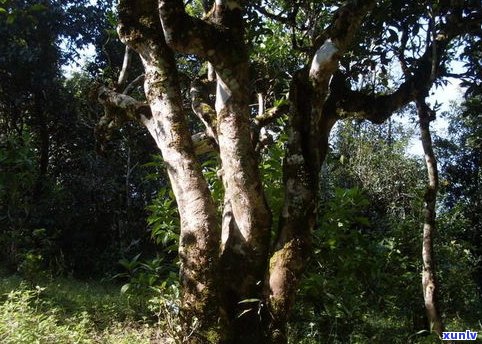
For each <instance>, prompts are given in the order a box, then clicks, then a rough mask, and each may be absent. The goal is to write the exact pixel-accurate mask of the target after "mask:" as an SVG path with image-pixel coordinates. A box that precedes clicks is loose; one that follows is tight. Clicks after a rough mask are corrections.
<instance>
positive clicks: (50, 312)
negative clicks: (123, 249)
mask: <svg viewBox="0 0 482 344" xmlns="http://www.w3.org/2000/svg"><path fill="white" fill-rule="evenodd" d="M119 290H120V287H119V286H115V285H112V284H103V283H99V282H80V281H76V280H72V279H56V280H51V281H44V282H39V283H38V284H31V283H29V284H27V283H26V282H24V281H22V280H21V279H20V278H19V277H17V276H11V277H6V278H2V279H1V280H0V343H3V344H20V343H22V344H23V343H25V344H33V343H38V344H43V343H49V344H50V343H57V344H64V343H65V344H67V343H79V344H80V343H82V344H84V343H85V344H90V343H99V344H100V343H102V344H104V343H112V344H114V343H115V344H123V343H125V344H137V343H138V344H144V343H146V344H147V343H151V342H166V343H167V342H169V341H168V340H167V339H166V338H162V336H163V331H161V329H160V327H159V326H158V323H157V320H158V319H156V318H155V315H154V314H153V313H151V312H150V311H149V310H148V307H147V300H145V299H142V298H135V297H132V296H128V295H121V294H120V292H119Z"/></svg>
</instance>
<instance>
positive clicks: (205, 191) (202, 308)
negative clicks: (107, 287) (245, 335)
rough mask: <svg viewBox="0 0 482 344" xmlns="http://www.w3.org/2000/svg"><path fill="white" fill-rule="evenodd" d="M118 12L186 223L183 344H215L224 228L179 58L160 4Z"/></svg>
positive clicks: (148, 2) (122, 7) (145, 118)
mask: <svg viewBox="0 0 482 344" xmlns="http://www.w3.org/2000/svg"><path fill="white" fill-rule="evenodd" d="M118 9H119V26H118V33H119V37H120V38H121V40H122V42H123V43H125V44H126V45H129V46H130V47H131V48H133V49H134V50H135V51H136V52H137V53H138V54H139V55H140V57H141V60H142V63H143V65H144V70H145V83H144V91H145V94H146V98H147V101H148V103H149V106H150V112H151V113H150V115H149V114H145V113H143V114H141V115H140V121H141V122H142V123H143V124H144V125H145V126H146V127H147V129H148V130H149V132H150V134H151V135H152V137H153V138H154V140H155V141H156V143H157V145H158V147H159V149H160V150H161V153H162V156H163V160H164V163H165V166H166V169H167V173H168V175H169V179H170V182H171V186H172V190H173V192H174V195H175V198H176V201H177V205H178V209H179V215H180V219H181V229H180V238H179V241H180V242H179V258H180V262H181V266H180V279H181V287H182V295H181V314H180V320H181V325H182V327H183V329H182V332H183V334H184V338H182V342H186V343H192V344H201V343H203V344H204V343H216V342H218V338H219V337H218V333H219V329H218V328H219V325H218V294H217V291H218V289H217V284H218V279H217V268H218V257H219V237H220V226H219V221H218V220H217V218H216V208H215V205H214V201H213V199H212V197H211V194H210V191H209V188H208V185H207V182H206V180H205V179H204V176H203V174H202V170H201V166H200V163H199V161H198V160H197V158H196V155H195V153H194V147H193V143H192V139H191V134H190V131H189V126H188V123H187V120H186V117H185V114H184V112H183V104H182V97H181V92H180V89H179V80H178V73H177V68H176V62H175V59H174V54H173V52H172V50H171V49H170V48H169V47H168V46H167V44H166V41H165V39H164V37H163V35H162V27H161V23H160V21H159V17H158V15H157V2H156V1H152V0H144V1H140V2H138V1H128V0H124V1H120V3H119V6H118Z"/></svg>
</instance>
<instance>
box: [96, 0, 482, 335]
mask: <svg viewBox="0 0 482 344" xmlns="http://www.w3.org/2000/svg"><path fill="white" fill-rule="evenodd" d="M480 19H481V18H480V4H479V3H478V1H449V0H447V1H435V2H434V1H388V0H387V1H385V0H383V1H372V0H365V1H358V0H353V1H347V2H341V1H291V0H289V1H285V0H279V1H278V0H275V1H242V0H216V1H185V2H183V1H182V0H169V1H162V0H136V1H134V0H121V1H120V3H119V5H118V27H117V31H118V34H119V37H120V40H121V41H122V42H123V43H124V44H125V45H126V55H125V63H124V66H123V68H122V71H121V76H120V77H119V81H118V83H117V84H116V85H114V87H110V88H109V87H103V86H102V87H99V88H98V97H99V100H100V102H101V103H102V104H103V105H104V107H105V110H106V111H105V115H104V117H103V118H102V121H101V123H99V125H98V128H97V129H98V131H99V132H102V131H105V132H106V131H107V130H109V129H112V127H113V126H114V124H115V123H119V122H122V121H124V120H136V121H139V122H140V123H142V124H143V125H144V126H145V127H146V128H147V129H148V131H149V133H150V134H151V135H152V137H153V138H154V140H155V142H156V143H157V145H158V147H159V149H160V151H161V153H162V157H163V159H164V162H165V165H166V167H167V173H168V175H169V178H170V182H171V186H172V189H173V192H174V195H175V197H176V202H177V205H178V208H179V214H180V218H181V229H180V246H179V256H180V261H181V268H180V269H181V276H180V278H181V286H182V309H181V318H182V323H183V326H184V329H183V331H185V337H186V340H187V341H188V342H191V343H285V342H286V341H287V333H286V331H287V321H288V317H289V314H290V309H291V308H292V306H293V302H294V297H295V294H296V290H297V286H298V282H299V281H300V278H301V275H302V272H303V268H304V266H305V264H306V262H307V259H308V258H309V256H310V247H311V245H310V238H311V235H312V231H313V230H314V229H315V226H316V221H317V218H318V217H317V209H318V202H319V199H318V190H319V187H320V173H319V172H320V169H321V165H322V163H323V161H324V159H325V156H326V154H327V150H328V145H329V143H328V139H329V134H330V130H331V129H332V127H333V125H334V124H335V123H336V122H337V121H338V120H339V119H342V118H357V119H360V120H362V119H365V120H369V121H371V122H374V123H382V122H384V121H385V120H386V119H388V118H389V117H390V116H391V115H392V114H393V113H394V112H395V111H397V110H399V109H400V108H402V107H403V106H405V105H407V104H409V103H410V102H412V101H417V102H418V103H424V99H425V97H426V96H427V95H428V92H429V90H430V88H431V87H432V85H433V84H434V83H437V82H439V81H440V80H443V78H444V77H446V76H448V75H449V73H450V69H449V67H448V63H449V62H450V59H451V58H453V57H454V56H455V55H456V54H455V51H456V48H457V46H460V45H461V44H463V41H464V40H465V39H466V38H467V37H470V35H472V37H477V35H478V37H480V34H481V32H480ZM268 43H269V44H268ZM267 45H269V47H268V48H267ZM270 49H271V50H270ZM273 51H277V52H278V55H276V54H275V53H273ZM134 53H136V54H138V56H139V57H140V59H141V61H142V65H143V68H144V73H143V76H139V77H136V78H135V80H131V81H132V82H131V83H130V84H129V85H128V86H127V87H125V85H126V84H127V71H128V69H129V65H130V64H129V60H131V59H132V56H131V55H133V54H134ZM263 53H265V54H266V56H263ZM288 55H289V56H288ZM278 58H279V59H280V60H279V61H277V60H276V59H278ZM179 59H183V61H184V62H183V66H184V67H183V68H181V67H180V66H181V62H179ZM186 61H190V63H192V64H197V65H198V66H201V68H200V69H199V72H198V73H197V75H195V73H188V72H186V67H185V66H186ZM193 61H194V62H193ZM180 69H183V71H181V70H180ZM390 70H392V71H394V72H392V74H391V72H390ZM397 71H398V72H397ZM402 71H403V72H402ZM189 78H190V79H191V80H190V82H186V80H187V79H189ZM133 79H134V78H133ZM141 79H143V80H144V93H145V99H140V98H139V99H135V98H134V97H131V96H130V95H129V93H130V90H132V89H133V87H132V85H133V83H135V82H137V81H138V80H141ZM283 85H286V87H283ZM211 86H212V87H211ZM288 86H289V87H288ZM288 88H289V92H287V91H286V90H287V89H288ZM186 89H187V90H188V91H187V92H190V93H189V94H190V96H189V97H186V94H188V93H187V92H186ZM210 90H212V92H210ZM188 101H189V102H190V104H189V105H190V106H188V105H186V104H187V102H188ZM253 103H254V104H257V105H256V106H253ZM191 115H192V117H193V118H197V120H198V124H196V123H194V120H193V119H192V118H189V116H191ZM281 116H284V118H287V120H286V121H283V122H278V124H277V125H278V127H279V123H286V124H284V125H283V126H282V128H281V130H282V131H283V132H284V133H285V134H286V136H287V141H286V143H285V146H284V147H285V151H284V158H283V171H282V173H283V177H282V183H283V195H284V200H283V205H282V207H281V208H280V209H270V205H269V204H268V202H267V198H266V191H267V190H265V189H264V187H263V181H262V177H261V174H260V169H259V163H260V161H261V160H262V158H263V152H264V149H266V145H269V140H266V135H268V136H269V135H270V133H271V134H273V135H275V138H276V134H275V132H274V131H273V130H271V129H269V128H270V126H271V128H272V126H273V125H274V124H273V123H274V122H276V120H277V119H278V118H280V117H281ZM201 124H202V126H201ZM201 127H202V128H203V129H202V131H200V132H199V130H197V131H198V132H194V130H193V128H197V129H199V128H201ZM266 128H268V129H266ZM260 133H264V134H263V135H261V134H260ZM206 152H216V154H218V157H219V160H218V161H219V171H218V175H219V178H220V179H221V180H222V185H223V188H224V190H223V191H224V192H223V201H222V207H221V208H222V209H219V208H218V207H217V206H216V202H215V200H214V199H213V196H212V194H211V192H212V190H211V189H210V187H209V184H208V183H207V181H206V179H205V176H204V175H203V170H202V167H201V161H202V155H203V154H204V153H206ZM273 223H275V224H276V228H273V227H275V226H274V225H273Z"/></svg>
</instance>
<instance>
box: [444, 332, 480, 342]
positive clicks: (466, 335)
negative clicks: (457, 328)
mask: <svg viewBox="0 0 482 344" xmlns="http://www.w3.org/2000/svg"><path fill="white" fill-rule="evenodd" d="M476 339H477V332H472V331H470V330H467V331H465V332H443V333H442V340H476Z"/></svg>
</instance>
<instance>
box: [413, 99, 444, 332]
mask: <svg viewBox="0 0 482 344" xmlns="http://www.w3.org/2000/svg"><path fill="white" fill-rule="evenodd" d="M416 104H417V111H418V116H419V123H420V137H421V139H422V146H423V151H424V154H425V164H426V166H427V175H428V185H427V189H426V191H425V195H424V200H425V206H424V224H423V239H422V240H423V241H422V260H423V271H422V287H423V298H424V302H425V310H426V313H427V318H428V321H429V324H430V331H434V332H435V333H436V334H437V335H438V336H439V337H440V338H442V332H443V331H444V325H443V323H442V319H441V317H440V310H439V304H438V293H439V286H438V283H437V278H436V273H435V272H436V269H435V258H434V247H433V246H434V245H433V240H434V235H435V228H436V227H435V220H436V209H435V208H436V202H437V192H438V183H439V180H438V171H437V160H436V158H435V153H434V151H433V145H432V137H431V134H430V122H431V121H432V120H433V119H434V117H435V114H434V112H433V111H432V110H431V109H430V108H429V107H428V105H427V104H426V103H425V99H424V98H420V99H417V101H416Z"/></svg>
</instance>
